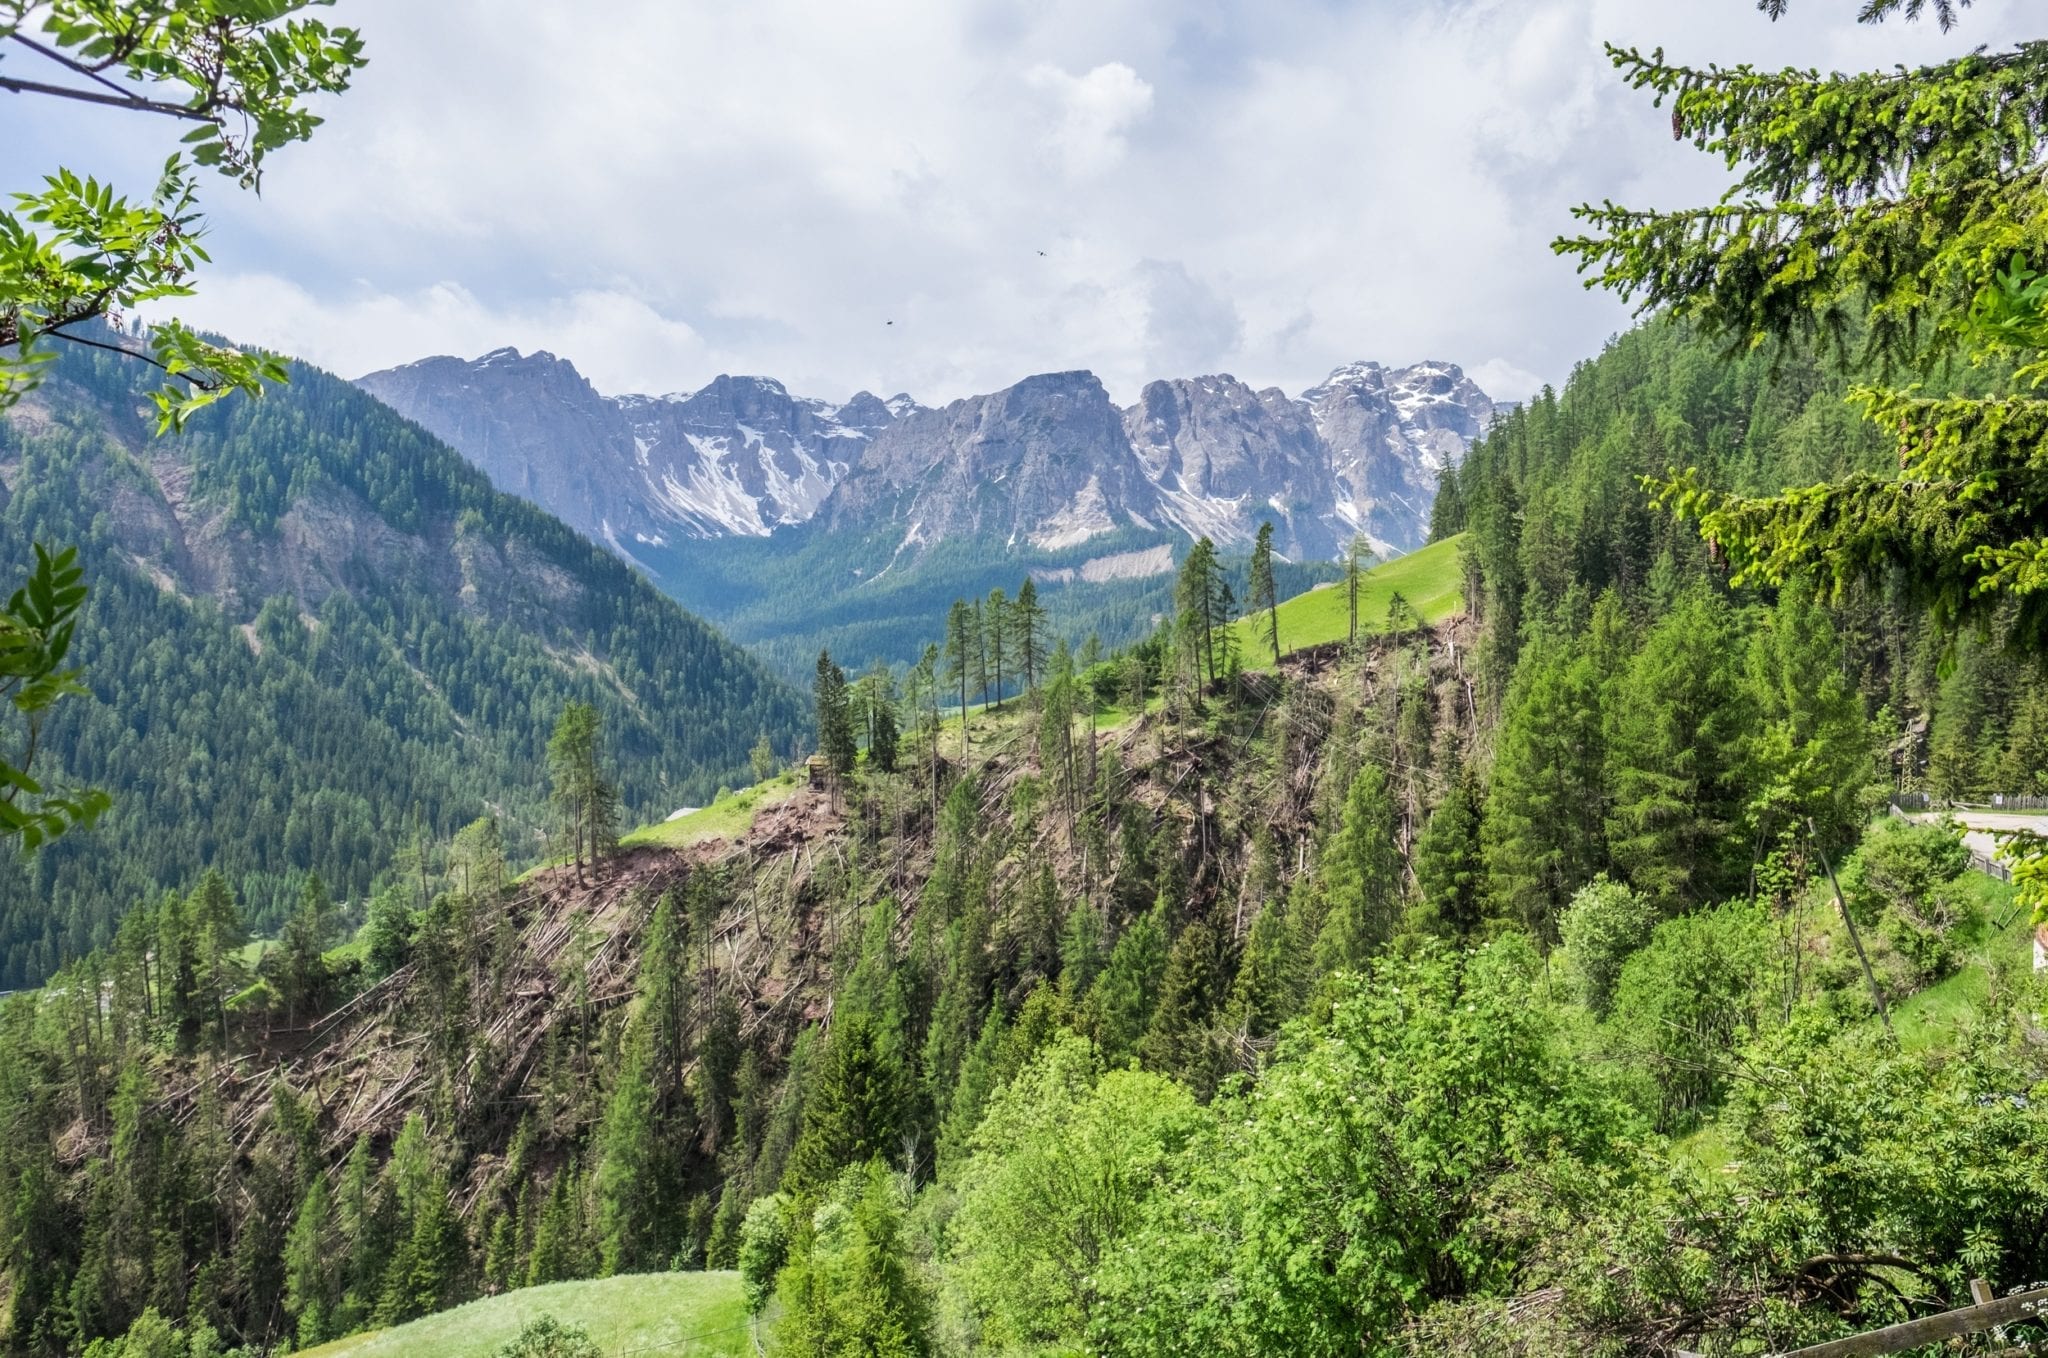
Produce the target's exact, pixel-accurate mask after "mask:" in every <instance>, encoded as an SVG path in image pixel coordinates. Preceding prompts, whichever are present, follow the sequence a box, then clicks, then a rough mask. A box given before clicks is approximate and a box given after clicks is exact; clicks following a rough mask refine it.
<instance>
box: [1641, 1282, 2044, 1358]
mask: <svg viewBox="0 0 2048 1358" xmlns="http://www.w3.org/2000/svg"><path fill="white" fill-rule="evenodd" d="M1970 1295H1971V1296H1972V1297H1973V1298H1974V1299H1975V1300H1974V1302H1973V1303H1972V1304H1971V1305H1969V1306H1965V1307H1962V1308H1961V1309H1959V1310H1955V1311H1943V1312H1942V1313H1940V1314H1939V1315H1932V1316H1922V1317H1920V1319H1918V1320H1908V1321H1906V1322H1904V1323H1903V1324H1899V1325H1888V1326H1886V1327H1885V1328H1884V1329H1882V1330H1869V1331H1866V1332H1865V1333H1863V1334H1852V1335H1850V1336H1849V1337H1848V1338H1847V1339H1830V1340H1828V1341H1827V1342H1826V1343H1825V1344H1809V1345H1808V1346H1807V1347H1805V1348H1803V1349H1791V1350H1788V1351H1786V1352H1784V1353H1776V1354H1772V1355H1770V1358H1884V1355H1887V1354H1893V1353H1904V1352H1906V1351H1907V1350H1908V1349H1917V1348H1922V1347H1924V1346H1926V1345H1929V1344H1939V1343H1941V1342H1942V1341H1943V1340H1947V1339H1960V1338H1962V1337H1963V1336H1965V1335H1972V1334H1982V1333H1983V1332H1984V1331H1986V1330H2000V1331H2003V1330H2004V1329H2005V1328H2006V1327H2007V1326H2012V1325H2024V1324H2026V1323H2027V1322H2029V1321H2036V1322H2038V1321H2042V1320H2043V1319H2044V1318H2048V1287H2030V1288H2025V1289H2022V1290H2019V1291H2015V1292H2013V1293H2012V1294H2011V1295H2009V1296H2004V1297H1993V1296H1992V1295H1991V1289H1990V1287H1989V1286H1987V1285H1986V1284H1985V1283H1983V1282H1982V1281H1981V1280H1980V1281H1973V1282H1972V1283H1971V1284H1970ZM1999 1338H2000V1339H2001V1340H2004V1339H2005V1338H2006V1336H2004V1335H2003V1334H2002V1333H2001V1334H2000V1336H1999ZM2011 1342H2013V1343H2014V1344H2019V1345H2021V1347H2015V1348H2008V1349H2006V1350H2004V1352H2006V1353H2014V1354H2022V1353H2040V1352H2044V1351H2048V1350H2044V1349H2043V1348H2042V1347H2041V1344H2042V1342H2043V1341H2040V1340H2038V1339H2037V1340H2034V1341H2031V1342H2026V1341H2021V1340H2018V1339H2014V1340H2012V1341H2011ZM1677 1358H1700V1356H1699V1355H1698V1354H1694V1353H1688V1352H1687V1351H1685V1350H1684V1349H1680V1350H1678V1351H1677Z"/></svg>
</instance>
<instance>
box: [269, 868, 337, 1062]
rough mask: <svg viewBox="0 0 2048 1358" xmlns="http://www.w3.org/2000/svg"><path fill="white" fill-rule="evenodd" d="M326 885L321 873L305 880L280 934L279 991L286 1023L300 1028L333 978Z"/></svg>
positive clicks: (329, 906) (330, 928) (277, 974)
mask: <svg viewBox="0 0 2048 1358" xmlns="http://www.w3.org/2000/svg"><path fill="white" fill-rule="evenodd" d="M332 909H333V906H332V905H331V904H330V903H329V901H328V899H327V887H326V884H325V883H323V882H322V881H321V880H320V874H319V873H317V872H316V873H311V874H309V875H308V876H307V878H306V886H305V889H304V890H303V891H302V892H301V893H300V894H299V908H298V909H297V910H296V911H294V912H293V913H292V916H291V918H290V919H288V920H286V921H285V926H284V930H283V932H282V933H280V934H279V935H278V950H277V965H276V969H275V975H276V978H277V991H278V994H279V996H280V997H282V998H283V1000H284V1005H285V1015H286V1022H288V1023H290V1024H291V1025H292V1026H293V1027H297V1026H298V1022H299V1014H300V1012H301V1011H303V1010H309V1009H313V1008H316V1007H317V1006H318V1005H319V1004H320V1003H321V1001H322V999H323V997H324V996H325V995H326V992H327V986H328V982H329V980H330V975H329V971H328V966H327V959H326V952H327V940H328V936H329V935H330V934H331V933H332V932H333V924H332V921H331V919H330V917H329V916H330V912H331V911H332Z"/></svg>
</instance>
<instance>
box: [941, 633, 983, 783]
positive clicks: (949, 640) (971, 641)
mask: <svg viewBox="0 0 2048 1358" xmlns="http://www.w3.org/2000/svg"><path fill="white" fill-rule="evenodd" d="M980 646H981V641H980V639H979V638H978V637H977V636H976V635H975V631H974V613H973V611H972V610H970V609H969V608H968V607H967V604H966V601H965V600H961V599H955V600H954V601H953V607H952V610H951V611H950V612H948V613H947V614H946V678H947V680H948V681H949V682H951V683H952V685H953V686H954V689H955V691H956V692H957V694H958V695H959V699H960V760H961V762H962V763H963V764H964V763H965V762H966V761H967V682H968V680H969V678H971V677H972V675H973V673H974V655H975V653H976V651H978V650H979V649H980Z"/></svg>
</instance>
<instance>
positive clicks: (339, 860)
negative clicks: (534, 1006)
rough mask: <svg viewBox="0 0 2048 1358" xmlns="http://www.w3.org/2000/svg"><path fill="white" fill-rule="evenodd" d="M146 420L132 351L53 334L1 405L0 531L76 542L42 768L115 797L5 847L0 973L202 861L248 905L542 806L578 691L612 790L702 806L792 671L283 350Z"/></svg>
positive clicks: (523, 852)
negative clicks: (70, 640)
mask: <svg viewBox="0 0 2048 1358" xmlns="http://www.w3.org/2000/svg"><path fill="white" fill-rule="evenodd" d="M294 372H295V375H294V380H293V382H292V384H291V385H290V386H289V387H287V388H285V389H282V390H279V391H277V392H275V393H274V394H272V395H271V396H270V397H268V398H266V399H264V400H262V401H260V402H249V401H232V402H227V403H225V404H223V405H222V406H219V407H216V408H215V409H213V410H210V411H208V412H206V413H205V414H204V415H202V416H200V417H198V418H196V419H194V420H193V421H192V422H191V424H190V426H189V428H188V430H187V432H186V433H185V434H183V435H182V436H179V437H174V438H167V439H156V438H153V437H151V433H150V425H149V419H148V418H147V417H146V415H145V414H144V412H143V411H141V410H139V409H138V407H139V406H140V405H141V404H142V395H141V393H142V391H143V389H144V388H143V385H142V380H141V377H140V375H139V368H138V367H137V366H136V365H133V364H127V363H123V362H122V361H121V360H119V359H116V358H115V357H114V356H112V355H108V354H96V353H90V352H87V351H83V350H77V349H73V350H71V351H70V352H68V353H67V354H66V355H65V357H64V359H63V361H62V363H60V364H59V365H57V366H56V367H55V369H54V371H53V373H52V380H51V381H50V382H49V383H48V384H46V385H45V386H44V387H43V388H42V390H41V391H39V392H38V393H37V394H36V395H35V396H34V397H33V398H31V400H30V401H29V402H27V403H25V404H23V405H22V406H20V407H17V408H16V409H15V410H13V411H11V412H9V413H8V414H7V415H6V416H4V417H0V483H4V486H5V496H4V500H0V556H4V559H7V560H11V561H17V562H19V561H26V560H29V559H30V551H29V544H30V543H31V542H32V541H43V542H46V543H51V544H62V543H72V542H75V543H78V544H79V545H80V546H81V547H82V549H83V561H84V563H85V566H86V571H87V578H88V582H89V584H90V585H91V587H92V589H93V596H92V599H91V602H90V604H89V606H88V609H87V612H86V616H85V619H84V622H83V625H82V627H81V629H80V632H79V635H78V641H77V644H76V646H75V648H74V652H73V656H74V660H75V661H76V663H78V664H80V665H82V666H83V668H84V671H85V681H86V683H87V684H88V686H89V687H90V688H91V689H92V691H93V695H94V696H93V700H91V701H79V702H74V703H71V704H68V705H66V706H65V707H64V708H62V709H61V710H60V711H59V712H58V714H57V715H56V717H55V719H54V720H53V721H52V722H51V723H50V725H49V727H48V728H47V730H46V732H45V739H44V746H43V758H44V759H46V760H47V761H48V765H47V767H49V768H53V769H60V770H62V771H63V772H64V774H65V775H66V776H68V777H70V778H72V779H75V780H78V781H81V782H88V783H95V784H98V785H100V786H103V787H106V788H107V789H109V790H110V791H112V792H113V793H114V794H115V805H114V809H113V811H112V812H111V813H110V814H109V815H108V816H107V817H106V818H105V819H104V820H102V821H101V822H100V824H99V825H98V826H97V827H96V828H94V829H92V830H90V831H84V832H80V833H78V834H77V835H75V836H73V837H71V838H70V839H67V840H66V841H64V842H62V843H60V844H58V845H56V846H54V847H52V848H51V849H49V850H47V851H46V852H44V853H43V854H41V855H40V856H38V857H37V858H36V859H35V860H34V861H33V862H32V863H31V864H29V865H28V866H26V867H23V866H22V865H20V864H18V863H14V862H9V863H8V864H6V865H5V867H4V868H0V988H4V987H7V986H19V985H24V984H33V983H35V982H37V981H39V980H40V979H41V978H42V977H43V976H44V975H46V974H47V973H48V972H49V971H50V970H51V969H52V968H53V967H54V966H56V965H57V964H58V963H59V962H61V961H62V960H64V958H66V957H68V956H75V955H77V954H78V953H80V952H82V951H84V950H85V949H86V948H88V947H91V946H93V945H94V944H96V943H100V942H104V941H105V940H106V939H107V938H109V937H110V936H111V929H112V926H113V924H114V922H115V921H116V920H117V919H118V918H119V916H120V914H121V913H122V912H123V911H125V910H126V909H127V908H128V907H129V906H131V905H133V904H135V903H136V902H138V901H141V900H145V899H148V898H150V897H152V896H154V895H155V894H156V893H157V892H159V891H161V890H163V889H164V888H166V887H176V886H182V885H184V884H187V883H189V882H190V881H192V880H194V879H195V878H196V876H197V874H198V873H199V872H200V871H201V870H202V869H204V868H207V867H215V868H218V869H220V870H221V871H222V872H223V873H225V874H226V876H227V877H228V879H229V880H230V881H231V882H232V883H233V884H234V885H235V887H236V888H237V890H238V892H239V893H240V894H241V896H242V897H243V899H244V902H245V908H246V909H247V910H248V911H249V913H250V915H251V916H252V918H253V919H254V920H255V921H256V922H258V923H260V924H272V923H275V921H276V920H277V919H278V918H279V916H280V912H281V910H282V908H283V906H284V904H285V903H286V902H287V901H289V900H290V899H292V898H294V897H295V896H296V894H297V891H298V889H299V884H300V881H301V879H302V878H303V877H304V875H305V874H306V873H308V872H317V873H319V874H320V875H321V876H322V877H323V878H324V879H325V880H326V881H327V883H328V884H329V886H330V888H331V889H332V890H333V891H334V892H336V893H337V895H338V896H340V897H342V898H344V899H358V900H359V899H360V898H361V897H362V896H363V895H364V894H366V893H367V891H368V889H369V886H370V883H371V880H372V879H373V877H374V876H375V875H376V874H377V873H378V872H379V871H381V869H382V868H383V866H384V864H385V863H386V861H387V859H388V858H389V856H390V854H391V853H392V851H393V850H394V849H396V848H397V847H398V846H399V845H400V844H401V843H403V842H405V841H407V840H408V839H410V838H412V837H413V836H415V835H422V836H425V837H427V838H430V839H431V838H434V837H437V836H445V835H447V834H449V833H451V832H452V831H453V830H454V829H455V828H456V827H458V826H460V825H462V824H463V823H465V822H467V821H469V820H471V819H473V818H475V817H478V816H482V815H486V814H494V815H496V816H498V817H499V818H500V820H501V822H502V824H501V829H502V833H503V835H504V838H505V840H506V842H507V844H508V845H509V846H510V852H511V854H512V855H513V857H514V858H515V859H529V858H531V857H534V856H537V854H538V851H539V849H540V848H541V843H540V841H539V839H538V838H537V836H538V834H539V832H540V830H541V829H542V828H543V826H544V824H545V815H544V811H545V802H544V799H545V779H544V776H543V773H542V755H543V747H544V745H545V743H546V739H547V735H548V731H549V729H550V727H551V725H552V723H553V722H554V719H555V717H556V715H557V713H558V712H559V710H560V708H561V706H562V704H563V703H564V702H566V701H569V700H571V699H581V700H585V701H590V702H594V703H595V704H597V706H598V707H599V708H600V710H601V711H602V712H603V713H604V714H605V717H606V721H607V726H608V729H609V732H610V739H611V740H612V742H613V745H614V748H615V750H616V751H617V753H618V755H619V756H620V763H619V779H620V791H621V794H622V796H623V798H624V800H625V803H626V805H627V806H628V807H629V808H630V809H631V810H632V811H633V812H634V813H635V814H637V815H640V816H653V815H659V814H663V813H665V812H666V811H667V810H669V809H672V808H673V807H674V806H676V805H677V804H680V803H684V802H701V801H704V800H706V799H708V798H709V797H710V795H711V793H712V792H713V791H714V790H715V789H716V788H717V787H718V786H719V785H720V784H721V783H723V782H730V781H732V780H733V779H734V778H735V777H736V775H737V773H738V771H739V770H740V769H742V768H744V767H745V764H746V754H747V750H748V748H749V747H750V746H751V745H752V744H753V743H754V742H755V741H756V740H757V739H758V738H759V737H760V736H761V735H763V734H764V733H766V734H768V735H769V736H770V737H771V738H772V739H773V740H774V741H775V742H776V744H777V745H778V746H780V747H781V748H782V749H784V750H785V751H787V750H789V749H791V748H793V746H794V742H795V741H796V740H797V739H798V733H799V731H800V730H801V729H802V727H803V725H804V722H805V714H804V712H803V710H802V707H801V704H800V700H799V699H798V698H797V696H796V695H795V693H794V692H793V691H792V690H791V689H789V688H788V687H787V686H786V685H784V684H783V683H782V682H781V681H779V680H777V679H775V678H773V677H771V676H770V675H769V674H768V673H767V672H766V671H765V670H764V669H763V668H762V667H761V666H759V665H758V664H756V663H755V662H754V661H752V660H751V659H750V658H748V657H747V656H745V655H744V654H743V653H741V652H740V651H738V650H737V649H736V648H735V647H733V646H731V645H730V644H728V643H727V642H725V641H723V640H722V639H721V638H720V637H719V636H718V635H717V634H716V633H714V632H713V631H712V630H711V629H710V628H709V627H707V626H705V625H704V624H703V623H701V622H699V621H697V620H696V619H694V618H692V617H690V616H689V615H687V614H686V613H684V612H683V611H682V610H681V609H680V608H678V607H677V606H676V605H675V604H674V603H672V602H671V601H669V600H668V599H666V598H664V597H663V596H662V595H661V594H660V593H658V592H657V591H656V590H654V589H653V588H652V587H651V586H649V585H648V584H647V583H646V582H645V581H644V580H643V579H641V578H640V577H639V576H638V575H637V574H636V573H635V572H634V571H633V570H632V569H631V568H629V567H628V566H626V565H625V564H623V563H622V562H620V561H619V560H618V559H617V558H616V557H614V556H612V555H611V554H610V553H608V552H604V551H602V550H600V549H598V548H595V547H593V546H591V545H590V544H589V543H588V542H586V541H584V540H583V539H582V538H580V537H578V536H577V535H576V534H575V533H573V532H571V531H570V530H569V529H567V528H566V527H564V526H563V525H562V524H561V523H559V522H558V521H556V520H554V519H552V518H551V517H549V516H548V515H547V514H546V513H545V512H543V511H541V510H539V509H537V508H535V507H534V506H532V505H530V504H527V503H525V502H523V501H521V500H518V499H515V498H513V497H511V496H507V495H502V494H499V493H497V492H495V491H493V490H492V489H491V488H490V486H489V484H488V483H487V482H486V481H485V479H484V477H483V475H482V474H481V473H479V472H478V471H476V470H475V469H474V468H472V467H471V466H469V464H468V463H467V462H465V461H464V460H463V459H462V458H461V457H460V456H459V455H457V454H456V453H454V452H452V451H451V450H449V449H447V448H446V447H444V446H442V445H441V444H439V443H436V442H435V441H434V440H433V439H431V438H429V437H427V436H426V435H424V434H423V433H421V431H419V430H418V429H417V428H416V427H414V426H412V425H410V424H408V423H407V422H406V421H404V420H402V419H400V418H398V417H397V416H395V415H393V414H392V413H391V412H390V411H388V410H387V409H385V408H384V407H383V406H382V405H380V404H379V403H377V402H376V401H375V400H373V399H371V398H370V397H368V396H366V395H364V394H363V393H361V392H360V391H358V390H356V389H355V388H354V387H352V386H350V385H348V384H346V383H343V382H339V381H337V380H335V379H334V378H332V377H329V376H328V375H327V374H325V373H322V372H319V371H317V370H315V369H312V368H309V367H306V366H304V365H300V366H299V367H297V368H296V369H295V370H294Z"/></svg>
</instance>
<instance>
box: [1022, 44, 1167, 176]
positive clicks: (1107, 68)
mask: <svg viewBox="0 0 2048 1358" xmlns="http://www.w3.org/2000/svg"><path fill="white" fill-rule="evenodd" d="M1024 79H1025V83H1026V84H1028V85H1030V86H1031V88H1032V89H1034V90H1038V91H1040V92H1041V93H1043V94H1045V95H1046V96H1047V97H1048V98H1049V99H1050V101H1051V103H1052V105H1053V125H1052V127H1051V129H1050V130H1049V131H1048V133H1047V135H1046V139H1047V142H1048V143H1049V144H1050V145H1051V147H1052V148H1053V150H1054V151H1055V152H1056V153H1057V155H1058V157H1059V159H1060V162H1061V163H1062V164H1063V165H1064V166H1065V167H1066V169H1067V172H1068V173H1069V174H1072V175H1074V176H1076V177H1077V178H1086V177H1090V176H1094V175H1099V174H1101V173H1103V172H1104V171H1106V170H1110V169H1113V168H1114V167H1115V166H1116V163H1117V162H1118V161H1120V160H1122V159H1123V157H1124V151H1125V149H1126V147H1125V136H1126V134H1127V133H1129V131H1130V130H1131V127H1132V126H1133V125H1134V124H1135V123H1137V122H1138V120H1139V119H1141V118H1143V117H1144V116H1145V115H1146V114H1147V113H1149V112H1150V111H1151V109H1152V87H1151V86H1150V85H1148V84H1146V83H1145V82H1144V80H1143V79H1141V78H1140V77H1139V75H1138V73H1137V72H1136V71H1134V70H1132V69H1131V68H1130V67H1128V66H1126V65H1124V64H1123V63H1122V62H1121V61H1110V62H1105V63H1103V64H1102V65H1100V66H1097V67H1096V68H1095V69H1094V70H1092V71H1089V72H1088V73H1087V74H1086V75H1079V76H1075V75H1068V74H1067V73H1066V72H1065V71H1062V70H1061V69H1060V68H1059V67H1057V66H1053V65H1051V64H1049V63H1044V62H1041V63H1040V64H1038V65H1036V66H1033V67H1032V68H1031V69H1030V70H1029V71H1027V72H1026V73H1025V76H1024Z"/></svg>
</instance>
